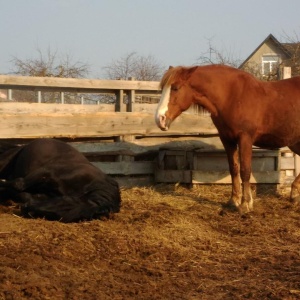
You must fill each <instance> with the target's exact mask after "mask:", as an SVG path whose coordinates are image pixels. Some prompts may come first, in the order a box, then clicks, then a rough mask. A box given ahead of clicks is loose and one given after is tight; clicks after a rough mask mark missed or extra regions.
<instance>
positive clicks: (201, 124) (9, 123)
mask: <svg viewBox="0 0 300 300" xmlns="http://www.w3.org/2000/svg"><path fill="white" fill-rule="evenodd" d="M10 104H11V105H4V106H0V107H1V110H0V115H1V119H2V125H1V127H0V138H38V137H74V138H75V137H101V136H102V137H103V136H120V135H141V136H144V135H148V136H149V135H150V136H151V135H159V136H163V135H185V134H190V135H197V134H217V130H216V129H215V127H214V125H213V124H212V121H211V119H210V118H209V117H207V116H196V115H190V114H182V115H181V116H180V117H179V118H178V119H177V120H176V121H174V123H173V124H172V127H171V129H170V130H169V131H168V132H162V131H161V130H160V129H159V128H158V127H157V126H156V124H155V122H154V116H153V114H152V113H136V112H128V113H127V112H97V111H96V112H90V111H89V110H88V111H87V110H86V111H85V112H84V113H82V111H81V110H80V109H79V108H77V109H78V110H74V111H73V112H71V111H70V110H69V109H68V108H67V109H66V110H65V107H67V105H61V107H62V108H58V106H52V105H51V106H49V108H50V109H49V110H48V109H47V108H48V105H46V106H47V107H44V106H42V107H43V108H42V112H40V111H39V110H38V109H39V107H40V105H41V104H38V103H33V104H28V105H30V106H32V111H33V112H29V111H26V113H23V111H22V110H21V108H22V107H24V106H23V105H19V104H22V103H10ZM13 105H15V106H16V107H15V110H13V109H12V106H13ZM42 105H44V104H42ZM72 106H74V107H76V105H72ZM78 106H79V107H81V108H82V107H83V106H82V105H78ZM18 107H19V108H18ZM55 109H57V111H56V112H54V110H55ZM83 110H84V109H83Z"/></svg>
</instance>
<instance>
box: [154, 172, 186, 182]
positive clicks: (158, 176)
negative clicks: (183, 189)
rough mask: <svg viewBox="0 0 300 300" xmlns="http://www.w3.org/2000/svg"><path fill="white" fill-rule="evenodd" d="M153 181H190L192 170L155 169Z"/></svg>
mask: <svg viewBox="0 0 300 300" xmlns="http://www.w3.org/2000/svg"><path fill="white" fill-rule="evenodd" d="M154 180H155V182H161V183H177V182H179V183H191V182H192V171H190V170H155V172H154Z"/></svg>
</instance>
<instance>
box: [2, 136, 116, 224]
mask: <svg viewBox="0 0 300 300" xmlns="http://www.w3.org/2000/svg"><path fill="white" fill-rule="evenodd" d="M7 199H12V200H13V201H15V202H18V203H20V204H21V214H22V215H23V216H24V217H32V218H36V217H40V218H45V219H48V220H59V221H62V222H76V221H80V220H91V219H98V218H100V217H102V216H106V217H109V215H110V213H116V212H119V210H120V204H121V197H120V191H119V186H118V183H117V182H116V181H115V180H113V179H112V178H110V177H109V176H107V175H106V174H104V173H103V172H102V171H100V170H99V169H98V168H96V167H95V166H93V165H92V164H91V163H90V162H89V161H88V160H87V159H86V158H85V157H84V156H83V155H82V154H81V153H79V152H78V151H77V150H75V149H74V148H73V147H71V146H69V145H68V144H66V143H64V142H61V141H58V140H54V139H37V140H34V141H33V142H31V143H29V144H28V145H25V146H22V147H17V148H14V149H11V150H9V151H6V152H5V153H3V154H2V155H0V200H1V201H4V200H7Z"/></svg>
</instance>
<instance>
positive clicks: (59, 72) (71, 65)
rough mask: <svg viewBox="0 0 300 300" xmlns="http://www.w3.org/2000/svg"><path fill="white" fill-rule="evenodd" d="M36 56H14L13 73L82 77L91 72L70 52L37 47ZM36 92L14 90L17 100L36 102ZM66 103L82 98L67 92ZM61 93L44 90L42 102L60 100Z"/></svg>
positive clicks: (87, 66)
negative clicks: (75, 59)
mask: <svg viewBox="0 0 300 300" xmlns="http://www.w3.org/2000/svg"><path fill="white" fill-rule="evenodd" d="M36 51H37V56H36V57H34V58H27V59H21V58H18V57H13V59H12V61H11V62H12V64H13V73H14V74H16V75H21V76H39V77H60V78H82V77H86V76H87V75H88V74H89V65H88V64H87V63H82V62H80V61H73V59H72V57H71V56H70V55H69V54H66V55H58V53H57V51H52V50H51V48H48V49H47V51H46V52H45V53H44V52H43V51H42V50H41V49H39V48H38V49H36ZM36 98H37V97H36V92H30V91H14V99H16V100H17V101H26V102H32V101H33V102H35V101H36ZM64 99H65V102H66V103H79V102H80V98H79V97H78V96H77V94H74V93H65V94H64ZM58 101H60V94H59V93H57V92H43V94H42V102H48V103H49V102H58Z"/></svg>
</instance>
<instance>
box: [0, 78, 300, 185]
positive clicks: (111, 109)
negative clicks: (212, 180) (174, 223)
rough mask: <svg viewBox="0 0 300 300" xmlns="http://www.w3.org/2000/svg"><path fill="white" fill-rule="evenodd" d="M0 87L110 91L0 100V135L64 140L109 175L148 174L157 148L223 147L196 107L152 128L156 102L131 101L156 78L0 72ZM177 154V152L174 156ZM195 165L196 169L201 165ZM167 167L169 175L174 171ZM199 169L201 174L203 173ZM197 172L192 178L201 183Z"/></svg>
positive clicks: (154, 87) (154, 85) (153, 86)
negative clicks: (97, 100) (100, 98)
mask: <svg viewBox="0 0 300 300" xmlns="http://www.w3.org/2000/svg"><path fill="white" fill-rule="evenodd" d="M0 89H2V90H5V89H8V90H15V89H16V90H27V91H36V92H38V93H43V92H49V91H50V92H59V93H64V92H72V93H100V94H112V95H115V96H116V101H115V103H114V104H113V105H112V104H101V105H93V104H90V105H80V104H57V103H21V102H15V101H14V100H13V99H12V97H11V98H10V97H8V99H6V100H5V101H4V102H1V103H0V114H1V126H0V140H14V141H16V140H18V141H19V140H21V141H22V142H26V141H28V139H34V138H40V137H54V138H61V139H65V140H67V141H68V142H69V143H71V144H73V145H74V146H75V148H77V149H79V150H80V151H81V152H83V153H84V154H85V155H87V157H89V158H90V159H92V161H93V163H94V164H95V165H97V166H98V167H100V168H101V169H103V170H104V171H105V172H106V173H108V174H112V175H122V176H124V175H134V176H137V175H147V176H149V175H150V176H152V177H153V176H154V173H155V170H156V169H157V165H156V162H155V160H154V158H155V157H156V158H157V157H158V156H159V155H158V154H159V152H160V151H161V150H160V149H162V148H164V149H181V150H183V151H184V152H183V153H186V152H185V151H189V149H201V150H205V151H206V150H207V151H210V150H213V151H215V150H218V149H223V146H222V144H221V142H220V140H219V138H218V132H217V130H216V128H215V126H214V125H213V123H212V121H211V119H210V116H209V115H207V114H203V113H201V111H199V110H198V108H197V107H195V108H194V107H192V108H191V109H190V110H189V111H187V112H186V113H183V114H182V115H181V116H180V117H179V118H177V119H176V120H175V121H174V122H173V124H172V126H171V129H170V130H169V131H167V132H163V131H161V130H159V129H158V128H157V126H156V124H155V122H154V111H155V109H156V105H155V104H141V103H136V102H135V100H136V98H137V96H138V97H140V96H143V95H155V96H159V95H160V93H161V90H160V88H159V82H147V81H146V82H145V81H134V80H133V81H125V80H96V79H68V78H45V77H20V76H6V75H0ZM8 95H10V96H11V93H8ZM125 96H126V98H127V103H125V102H124V97H125ZM9 99H11V100H9ZM39 102H41V101H39ZM23 140H25V141H23ZM281 156H282V153H281ZM178 159H180V155H179V158H178V157H176V160H178ZM284 159H285V160H289V161H291V163H290V165H291V166H292V168H291V167H289V169H288V168H286V169H284V170H287V169H288V170H290V169H291V170H290V171H291V172H292V176H294V175H295V172H294V171H295V170H296V169H298V168H297V167H296V166H297V164H295V163H294V161H296V160H295V159H294V157H287V158H285V157H284ZM284 159H283V160H284ZM280 160H281V159H280ZM283 160H282V161H283ZM212 165H214V164H212ZM197 168H198V167H197ZM199 169H200V171H201V167H199ZM165 171H166V172H169V171H168V170H165ZM186 171H187V170H184V172H186ZM205 171H206V172H207V170H205ZM262 171H263V170H262ZM170 172H171V173H172V174H171V175H172V176H171V177H174V174H175V173H176V172H178V171H176V170H175V171H174V170H170ZM174 172H175V173H174ZM212 172H214V170H212ZM284 172H286V171H284ZM198 173H199V172H198ZM198 173H197V174H198ZM157 174H158V173H157ZM157 174H156V175H157ZM164 174H165V173H164ZM176 174H177V173H176ZM176 174H175V175H176ZM199 174H200V175H199ZM199 174H198V175H199V176H200V177H201V178H202V177H203V176H202V175H201V174H202V173H201V172H200V173H199ZM199 176H198V177H197V181H198V182H201V180H202V179H201V178H199ZM163 177H164V178H165V177H166V176H165V175H164V176H163ZM175 177H176V176H175ZM175 177H174V178H175ZM286 177H287V176H285V178H286ZM276 178H277V177H276ZM194 180H195V179H194ZM283 181H284V180H281V182H283ZM285 181H286V180H285Z"/></svg>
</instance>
